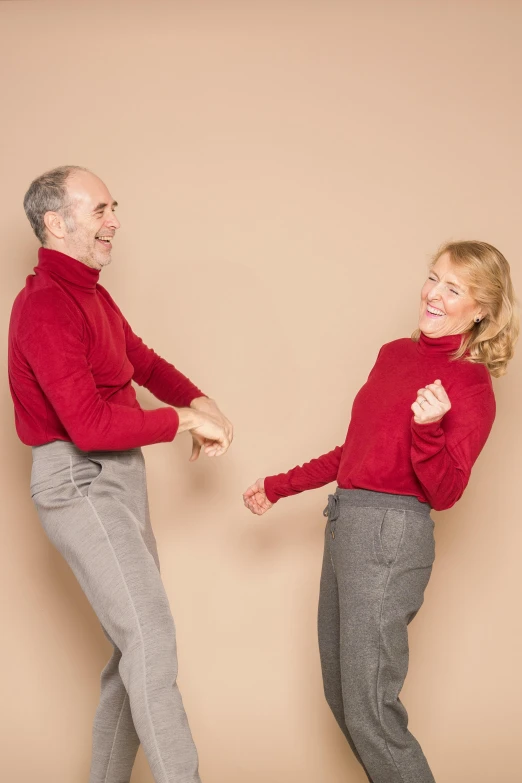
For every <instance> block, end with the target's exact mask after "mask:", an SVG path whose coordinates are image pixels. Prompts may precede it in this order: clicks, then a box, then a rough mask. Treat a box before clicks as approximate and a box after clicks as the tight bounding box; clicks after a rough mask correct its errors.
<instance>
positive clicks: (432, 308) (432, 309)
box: [426, 305, 445, 315]
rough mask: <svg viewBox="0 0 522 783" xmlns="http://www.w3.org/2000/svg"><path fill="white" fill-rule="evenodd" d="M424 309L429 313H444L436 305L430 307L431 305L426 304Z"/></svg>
mask: <svg viewBox="0 0 522 783" xmlns="http://www.w3.org/2000/svg"><path fill="white" fill-rule="evenodd" d="M426 309H427V311H428V313H430V314H431V315H445V313H443V312H442V310H438V309H437V308H436V307H431V305H428V306H427V307H426Z"/></svg>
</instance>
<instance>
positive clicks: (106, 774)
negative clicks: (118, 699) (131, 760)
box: [104, 693, 129, 783]
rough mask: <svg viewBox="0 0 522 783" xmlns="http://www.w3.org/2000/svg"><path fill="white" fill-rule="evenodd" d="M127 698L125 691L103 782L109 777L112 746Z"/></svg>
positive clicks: (114, 744)
mask: <svg viewBox="0 0 522 783" xmlns="http://www.w3.org/2000/svg"><path fill="white" fill-rule="evenodd" d="M128 698H129V694H128V693H126V694H125V698H124V699H123V704H122V705H121V710H120V714H119V716H118V722H117V724H116V729H115V730H114V739H113V740H112V746H111V752H110V755H109V761H108V762H107V772H106V773H105V779H104V783H107V780H108V777H109V772H110V769H111V761H112V756H113V753H114V748H115V746H116V738H117V736H118V730H119V728H120V723H121V718H122V715H123V710H124V709H125V705H126V704H127V700H128Z"/></svg>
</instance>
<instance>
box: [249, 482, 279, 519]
mask: <svg viewBox="0 0 522 783" xmlns="http://www.w3.org/2000/svg"><path fill="white" fill-rule="evenodd" d="M243 502H244V504H245V506H246V507H247V508H249V509H250V511H251V512H252V514H258V516H261V514H264V513H265V512H266V511H268V510H269V509H271V508H272V506H273V505H274V504H273V503H271V502H270V501H269V499H268V498H267V496H266V492H265V480H264V479H262V478H260V479H258V480H257V481H256V483H255V484H252V486H251V487H249V488H248V489H247V490H246V492H245V493H244V494H243Z"/></svg>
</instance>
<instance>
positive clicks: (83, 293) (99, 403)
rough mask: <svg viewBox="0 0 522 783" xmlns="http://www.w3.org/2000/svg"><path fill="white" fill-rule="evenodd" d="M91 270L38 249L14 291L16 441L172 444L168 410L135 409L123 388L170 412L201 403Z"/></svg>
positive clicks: (86, 446)
mask: <svg viewBox="0 0 522 783" xmlns="http://www.w3.org/2000/svg"><path fill="white" fill-rule="evenodd" d="M98 277H99V272H98V271H96V270H95V269H91V268H90V267H88V266H86V265H85V264H82V263H81V262H80V261H76V260H75V259H74V258H71V257H69V256H66V255H64V254H63V253H59V252H57V251H55V250H49V249H46V248H41V249H40V251H39V254H38V266H37V267H35V270H34V275H29V277H28V278H27V280H26V284H25V288H23V290H22V291H21V292H20V293H19V294H18V296H17V298H16V300H15V302H14V305H13V310H12V314H11V323H10V328H9V360H8V363H9V383H10V388H11V394H12V397H13V402H14V408H15V420H16V429H17V432H18V435H19V437H20V439H21V440H22V441H23V443H26V444H28V445H30V446H39V445H42V444H44V443H49V442H50V441H53V440H66V441H72V442H73V443H74V444H75V445H76V446H78V448H80V449H81V450H83V451H97V450H102V451H112V450H120V449H131V448H135V447H138V446H146V445H148V444H150V443H158V442H161V441H171V440H172V439H173V438H174V436H175V435H176V432H177V430H178V426H179V419H178V414H177V413H176V411H175V410H174V408H172V407H162V408H157V409H156V410H142V408H140V405H139V403H138V401H137V399H136V393H135V391H134V388H133V386H132V383H131V381H135V382H136V383H137V384H139V385H140V386H145V387H146V388H147V389H149V390H150V391H151V392H152V393H153V394H154V395H155V396H156V397H157V398H158V399H159V400H161V401H162V402H165V403H167V404H168V405H169V406H178V407H185V406H188V405H190V403H191V402H192V400H193V399H195V398H196V397H201V396H203V393H202V392H201V391H200V390H199V389H198V388H197V387H196V386H194V384H193V383H191V382H190V381H189V379H188V378H186V377H185V376H184V375H183V374H182V373H181V372H179V370H176V368H175V367H174V366H173V365H172V364H169V363H168V362H166V361H165V360H164V359H162V358H161V357H160V356H158V355H157V354H156V353H154V351H152V350H151V349H150V348H147V346H146V345H145V344H144V343H143V342H142V340H141V339H140V338H139V337H137V336H136V335H135V334H134V332H133V331H132V329H131V328H130V326H129V324H128V323H127V321H126V320H125V318H124V317H123V315H122V314H121V312H120V310H119V309H118V307H117V305H116V304H115V302H114V301H113V300H112V299H111V297H110V296H109V294H108V293H107V291H106V290H105V289H104V288H102V286H100V285H98Z"/></svg>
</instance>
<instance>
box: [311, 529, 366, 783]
mask: <svg viewBox="0 0 522 783" xmlns="http://www.w3.org/2000/svg"><path fill="white" fill-rule="evenodd" d="M331 534H332V528H331V526H330V522H329V523H328V524H327V526H326V535H325V541H324V557H323V569H322V572H321V589H320V593H319V613H318V623H317V625H318V632H319V653H320V656H321V669H322V673H323V685H324V694H325V696H326V701H327V702H328V705H329V707H330V709H331V710H332V712H333V714H334V717H335V719H336V721H337V723H338V724H339V727H340V729H341V731H342V732H343V734H344V736H345V737H346V739H347V741H348V743H349V745H350V747H351V749H352V751H353V753H354V755H355V757H356V759H357V760H358V762H359V763H360V764H361V765H362V766H363V767H364V764H363V762H362V759H361V757H360V756H359V753H358V752H357V748H356V747H355V744H354V742H353V740H352V737H351V735H350V732H349V731H348V728H347V726H346V721H345V718H344V702H343V689H342V683H341V638H340V619H339V595H338V592H337V591H338V586H337V579H336V577H335V572H334V570H333V565H332V558H331V554H330V539H331ZM348 696H349V695H348ZM365 771H366V770H365ZM366 774H367V776H368V780H370V783H371V778H370V776H369V775H368V773H367V772H366Z"/></svg>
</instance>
